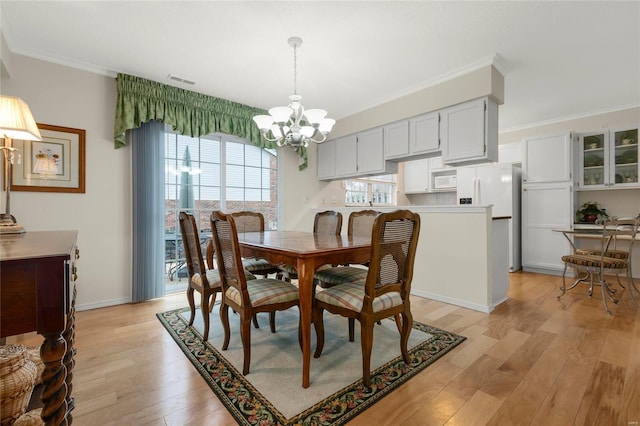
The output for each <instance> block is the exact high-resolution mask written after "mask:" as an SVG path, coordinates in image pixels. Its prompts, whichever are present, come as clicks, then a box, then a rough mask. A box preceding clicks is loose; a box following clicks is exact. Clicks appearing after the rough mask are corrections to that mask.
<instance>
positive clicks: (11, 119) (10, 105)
mask: <svg viewBox="0 0 640 426" xmlns="http://www.w3.org/2000/svg"><path fill="white" fill-rule="evenodd" d="M0 137H8V138H11V139H23V140H31V141H40V140H42V136H40V131H39V130H38V126H37V125H36V121H35V120H34V119H33V115H32V114H31V110H29V106H27V104H26V103H25V102H24V101H23V100H22V99H20V98H15V97H13V96H0Z"/></svg>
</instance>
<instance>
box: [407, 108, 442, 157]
mask: <svg viewBox="0 0 640 426" xmlns="http://www.w3.org/2000/svg"><path fill="white" fill-rule="evenodd" d="M409 154H411V155H422V154H433V155H434V156H435V155H440V112H438V111H436V112H431V113H429V114H423V115H419V116H418V117H413V118H412V119H410V120H409Z"/></svg>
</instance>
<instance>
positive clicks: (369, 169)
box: [357, 128, 398, 175]
mask: <svg viewBox="0 0 640 426" xmlns="http://www.w3.org/2000/svg"><path fill="white" fill-rule="evenodd" d="M383 135H384V133H383V129H382V128H377V129H371V130H368V131H366V132H361V133H358V165H357V168H358V174H359V175H372V174H383V173H397V172H398V164H397V163H389V164H391V165H392V166H391V168H393V169H394V171H387V169H386V167H385V165H386V164H387V163H386V161H385V159H384V137H383Z"/></svg>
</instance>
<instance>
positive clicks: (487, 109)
mask: <svg viewBox="0 0 640 426" xmlns="http://www.w3.org/2000/svg"><path fill="white" fill-rule="evenodd" d="M440 139H441V148H442V160H443V162H444V164H451V165H465V164H477V163H486V162H491V161H498V104H497V103H496V102H495V101H493V100H492V99H490V98H488V97H485V98H480V99H475V100H473V101H469V102H464V103H461V104H458V105H454V106H452V107H449V108H445V109H443V110H441V111H440Z"/></svg>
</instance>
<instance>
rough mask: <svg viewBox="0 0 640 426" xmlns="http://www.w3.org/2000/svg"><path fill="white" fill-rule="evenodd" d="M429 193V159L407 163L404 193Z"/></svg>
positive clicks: (405, 166)
mask: <svg viewBox="0 0 640 426" xmlns="http://www.w3.org/2000/svg"><path fill="white" fill-rule="evenodd" d="M428 191H429V158H423V159H420V160H413V161H405V163H404V193H405V194H420V193H425V192H428Z"/></svg>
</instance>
